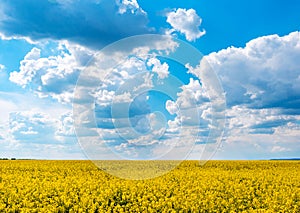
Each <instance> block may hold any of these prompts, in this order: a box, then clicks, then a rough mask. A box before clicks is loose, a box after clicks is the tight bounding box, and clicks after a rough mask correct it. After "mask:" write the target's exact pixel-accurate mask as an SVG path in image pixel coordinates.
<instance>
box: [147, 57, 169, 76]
mask: <svg viewBox="0 0 300 213" xmlns="http://www.w3.org/2000/svg"><path fill="white" fill-rule="evenodd" d="M147 65H148V66H152V71H153V72H154V73H157V75H158V78H160V79H164V78H167V77H168V75H169V65H168V64H167V63H166V62H164V63H163V64H162V63H161V62H160V60H158V59H157V58H150V59H149V60H148V62H147Z"/></svg>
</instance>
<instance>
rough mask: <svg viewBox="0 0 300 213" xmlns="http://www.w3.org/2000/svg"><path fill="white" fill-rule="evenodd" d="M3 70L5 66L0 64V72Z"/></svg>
mask: <svg viewBox="0 0 300 213" xmlns="http://www.w3.org/2000/svg"><path fill="white" fill-rule="evenodd" d="M4 69H5V66H4V65H3V64H0V72H2V71H3V70H4Z"/></svg>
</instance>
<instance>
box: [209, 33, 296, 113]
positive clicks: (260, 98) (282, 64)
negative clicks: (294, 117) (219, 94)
mask: <svg viewBox="0 0 300 213" xmlns="http://www.w3.org/2000/svg"><path fill="white" fill-rule="evenodd" d="M206 58H207V60H208V61H209V62H210V64H211V66H212V67H213V69H214V70H215V71H216V72H217V74H218V76H219V78H220V80H221V82H222V84H223V87H224V90H225V92H226V98H227V99H226V100H227V105H228V106H229V107H232V106H237V105H246V106H247V107H249V108H252V109H263V108H281V109H282V112H283V113H287V114H299V113H300V112H299V110H298V109H299V108H300V86H299V85H300V64H299V60H298V58H300V33H299V32H292V33H290V34H289V35H286V36H283V37H280V36H278V35H270V36H264V37H260V38H257V39H254V40H251V41H250V42H248V43H247V44H246V46H245V47H244V48H236V47H230V48H227V49H225V50H221V51H219V52H217V53H211V54H210V55H208V56H206ZM297 110H298V112H297Z"/></svg>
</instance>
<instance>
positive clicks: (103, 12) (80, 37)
mask: <svg viewBox="0 0 300 213" xmlns="http://www.w3.org/2000/svg"><path fill="white" fill-rule="evenodd" d="M0 8H1V11H0V31H1V32H2V34H3V35H4V37H28V38H30V39H32V40H39V39H54V40H61V39H67V40H69V41H73V42H76V43H80V44H83V45H88V46H90V47H92V48H102V47H103V46H105V45H107V44H109V43H111V42H114V41H117V40H119V39H121V38H125V37H128V36H132V35H137V34H145V33H150V32H151V31H152V29H149V28H148V27H147V23H148V19H147V14H146V13H145V12H144V11H143V10H142V8H140V6H139V5H138V3H137V1H136V0H121V1H119V0H116V1H113V2H112V1H110V0H104V1H94V0H90V1H85V0H79V1H55V0H53V1H43V2H39V4H36V2H35V1H33V0H24V1H22V2H19V1H16V0H12V1H11V0H9V1H8V0H4V1H1V4H0ZM32 11H35V12H34V13H32ZM1 17H2V18H1Z"/></svg>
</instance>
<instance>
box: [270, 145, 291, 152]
mask: <svg viewBox="0 0 300 213" xmlns="http://www.w3.org/2000/svg"><path fill="white" fill-rule="evenodd" d="M286 151H290V149H288V148H286V147H281V146H273V147H272V149H271V152H275V153H276V152H286Z"/></svg>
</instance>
